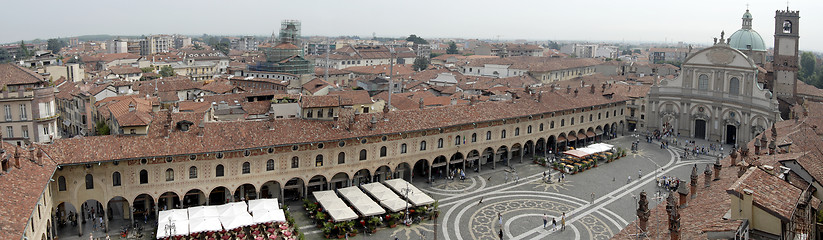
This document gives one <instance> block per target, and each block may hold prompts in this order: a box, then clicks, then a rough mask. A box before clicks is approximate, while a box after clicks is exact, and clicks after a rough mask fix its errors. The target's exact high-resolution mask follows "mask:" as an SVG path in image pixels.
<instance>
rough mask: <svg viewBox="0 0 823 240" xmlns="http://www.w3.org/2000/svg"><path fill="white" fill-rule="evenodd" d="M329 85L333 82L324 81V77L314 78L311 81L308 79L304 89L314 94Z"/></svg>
mask: <svg viewBox="0 0 823 240" xmlns="http://www.w3.org/2000/svg"><path fill="white" fill-rule="evenodd" d="M327 86H332V84H331V83H329V82H326V81H324V80H323V79H320V78H314V79H312V80H311V81H308V82H306V83H305V84H303V90H306V91H309V92H310V93H312V94H313V93H316V92H317V91H320V89H323V88H324V87H327Z"/></svg>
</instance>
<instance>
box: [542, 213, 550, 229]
mask: <svg viewBox="0 0 823 240" xmlns="http://www.w3.org/2000/svg"><path fill="white" fill-rule="evenodd" d="M548 223H549V216H546V214H545V213H544V214H543V229H546V224H548Z"/></svg>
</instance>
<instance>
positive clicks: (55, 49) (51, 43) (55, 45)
mask: <svg viewBox="0 0 823 240" xmlns="http://www.w3.org/2000/svg"><path fill="white" fill-rule="evenodd" d="M46 46H47V47H46V48H47V49H48V50H51V52H52V53H55V54H56V53H59V52H60V49H62V48H63V47H65V46H66V42H65V41H63V40H60V39H56V38H52V39H49V40H48V41H46Z"/></svg>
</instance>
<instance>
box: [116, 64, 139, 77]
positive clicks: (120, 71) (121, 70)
mask: <svg viewBox="0 0 823 240" xmlns="http://www.w3.org/2000/svg"><path fill="white" fill-rule="evenodd" d="M109 70H110V71H111V72H112V73H114V74H117V75H126V74H137V73H143V71H142V70H140V68H138V67H132V66H112V67H110V68H109Z"/></svg>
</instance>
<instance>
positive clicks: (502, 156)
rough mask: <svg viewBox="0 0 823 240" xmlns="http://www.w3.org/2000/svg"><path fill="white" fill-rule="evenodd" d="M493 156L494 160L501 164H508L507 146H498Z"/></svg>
mask: <svg viewBox="0 0 823 240" xmlns="http://www.w3.org/2000/svg"><path fill="white" fill-rule="evenodd" d="M495 156H496V158H497V161H496V162H500V163H501V164H505V165H506V166H508V165H509V157H510V154H509V148H508V147H506V146H500V148H498V149H497V152H495Z"/></svg>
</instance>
